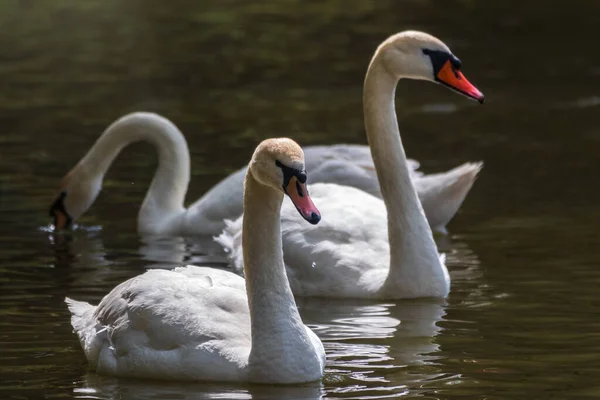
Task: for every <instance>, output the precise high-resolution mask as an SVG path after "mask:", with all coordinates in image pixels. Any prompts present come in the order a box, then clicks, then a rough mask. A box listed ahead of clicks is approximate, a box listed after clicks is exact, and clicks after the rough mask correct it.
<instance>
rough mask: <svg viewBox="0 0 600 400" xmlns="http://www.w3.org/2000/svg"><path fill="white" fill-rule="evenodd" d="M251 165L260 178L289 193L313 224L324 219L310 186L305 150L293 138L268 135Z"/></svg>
mask: <svg viewBox="0 0 600 400" xmlns="http://www.w3.org/2000/svg"><path fill="white" fill-rule="evenodd" d="M249 169H250V173H252V176H253V177H254V179H256V180H257V181H258V182H260V183H261V184H263V185H265V186H269V187H271V188H273V189H275V190H277V191H279V192H283V193H284V194H285V195H287V196H288V197H289V198H290V199H291V200H292V203H294V206H296V209H297V210H298V212H299V213H300V215H301V216H302V217H303V218H304V219H305V220H307V221H308V222H310V223H311V224H313V225H315V224H317V223H318V222H319V221H320V220H321V213H320V212H319V210H318V209H317V207H316V206H315V205H314V204H313V202H312V200H311V198H310V196H309V194H308V189H307V188H306V178H307V177H306V170H305V168H304V152H303V151H302V148H301V147H300V146H299V145H298V144H297V143H296V142H294V141H293V140H292V139H288V138H278V139H267V140H265V141H263V142H262V143H260V144H259V145H258V147H257V148H256V150H255V151H254V155H253V156H252V160H251V161H250V167H249Z"/></svg>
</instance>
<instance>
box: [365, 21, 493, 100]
mask: <svg viewBox="0 0 600 400" xmlns="http://www.w3.org/2000/svg"><path fill="white" fill-rule="evenodd" d="M375 54H376V56H375V57H374V58H373V59H374V60H375V59H381V60H382V63H383V66H384V68H385V70H386V71H387V72H388V73H390V74H391V75H392V76H394V78H395V79H401V78H409V79H421V80H428V81H432V82H436V83H440V84H442V85H444V86H446V87H449V88H450V89H452V90H454V91H456V92H458V93H460V94H462V95H464V96H466V97H468V98H471V99H474V100H477V101H478V102H479V103H482V104H483V99H484V96H483V93H481V92H480V91H479V90H478V89H477V88H476V87H475V86H473V85H472V84H471V83H470V82H469V81H468V80H467V78H465V77H464V75H463V74H462V72H461V62H460V60H459V59H458V58H457V57H456V56H455V55H454V54H452V52H451V51H450V49H449V48H448V46H446V45H445V44H444V42H442V41H441V40H439V39H438V38H436V37H434V36H432V35H429V34H427V33H424V32H418V31H404V32H400V33H397V34H395V35H392V36H390V37H389V38H388V39H386V40H385V41H384V42H383V43H382V44H381V45H380V46H379V48H378V49H377V52H376V53H375Z"/></svg>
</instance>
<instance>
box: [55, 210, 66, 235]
mask: <svg viewBox="0 0 600 400" xmlns="http://www.w3.org/2000/svg"><path fill="white" fill-rule="evenodd" d="M53 213H54V230H56V231H61V230H63V229H64V228H65V227H66V226H67V223H68V222H69V217H67V216H66V215H65V214H64V213H63V212H62V211H60V210H53Z"/></svg>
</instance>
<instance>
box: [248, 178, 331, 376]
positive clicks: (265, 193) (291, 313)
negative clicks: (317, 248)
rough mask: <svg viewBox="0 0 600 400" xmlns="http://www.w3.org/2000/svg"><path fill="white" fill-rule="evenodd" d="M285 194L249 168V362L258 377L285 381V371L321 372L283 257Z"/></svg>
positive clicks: (292, 372) (290, 372)
mask: <svg viewBox="0 0 600 400" xmlns="http://www.w3.org/2000/svg"><path fill="white" fill-rule="evenodd" d="M282 200H283V195H282V194H281V193H279V192H278V191H276V190H274V189H272V188H270V187H267V186H265V185H262V184H261V183H260V182H258V181H256V179H255V178H254V177H253V176H252V172H251V171H250V170H248V173H247V174H246V181H245V184H244V216H243V222H242V223H243V229H242V248H243V252H244V274H245V277H246V290H247V292H248V304H249V306H250V321H251V327H252V349H251V351H250V357H249V367H250V374H253V379H255V380H261V378H263V375H264V379H274V377H278V379H277V380H279V381H285V380H286V378H285V377H286V376H290V377H293V376H298V374H307V375H314V374H315V373H320V368H319V367H318V365H319V359H318V357H316V356H315V350H314V347H313V344H312V343H311V340H310V338H309V336H308V333H307V331H306V327H305V326H304V324H303V323H302V319H301V318H300V314H299V313H298V308H297V307H296V302H295V301H294V295H293V293H292V290H291V288H290V284H289V281H288V278H287V275H286V271H285V266H284V263H283V250H282V242H281V227H280V216H279V213H280V208H281V202H282ZM256 375H258V376H256ZM296 379H297V378H296ZM311 379H312V377H311ZM307 380H309V379H307Z"/></svg>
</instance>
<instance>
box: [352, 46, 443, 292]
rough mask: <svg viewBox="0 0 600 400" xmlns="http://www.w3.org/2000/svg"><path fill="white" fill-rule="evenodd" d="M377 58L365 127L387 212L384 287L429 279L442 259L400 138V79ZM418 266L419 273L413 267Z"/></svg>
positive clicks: (367, 87) (365, 99) (367, 93)
mask: <svg viewBox="0 0 600 400" xmlns="http://www.w3.org/2000/svg"><path fill="white" fill-rule="evenodd" d="M379 55H380V53H379V54H376V55H375V57H374V58H373V61H372V62H371V65H369V69H368V71H367V76H366V78H365V84H364V94H363V106H364V117H365V129H366V132H367V138H368V141H369V146H370V148H371V154H372V157H373V162H374V164H375V169H376V171H377V178H378V180H379V185H380V187H381V195H382V198H383V201H384V203H385V207H386V209H387V214H388V236H389V243H390V272H389V275H388V278H387V281H386V284H389V285H392V286H393V285H394V284H396V283H398V282H401V281H406V279H411V280H414V279H421V278H420V277H419V276H418V275H423V276H427V274H430V273H431V271H430V269H429V266H433V267H434V268H435V267H437V268H438V269H439V265H440V264H439V256H438V254H437V247H436V246H435V242H434V241H433V235H432V233H431V229H430V227H429V224H428V223H427V219H426V217H425V213H424V212H423V207H422V206H421V202H420V201H419V199H418V197H417V193H416V191H415V189H414V186H413V184H412V180H411V179H410V173H409V169H408V166H407V163H406V153H405V152H404V147H403V145H402V140H401V139H400V131H399V129H398V120H397V118H396V111H395V104H394V96H395V91H396V85H397V83H398V79H397V78H395V77H394V76H393V75H391V74H390V73H389V72H388V71H387V70H386V69H385V67H384V65H383V64H382V61H381V58H380V57H379ZM417 265H418V266H419V268H418V270H415V266H417Z"/></svg>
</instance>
